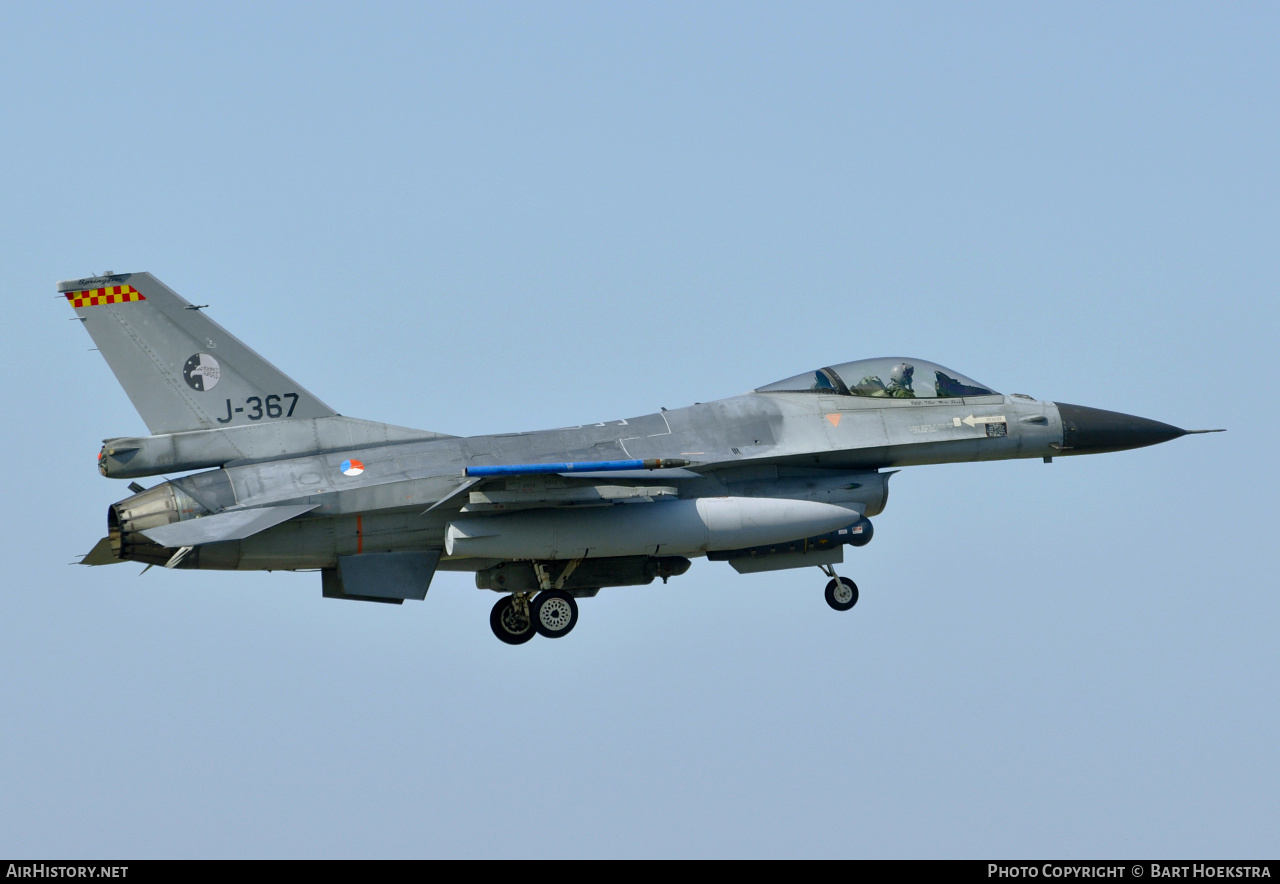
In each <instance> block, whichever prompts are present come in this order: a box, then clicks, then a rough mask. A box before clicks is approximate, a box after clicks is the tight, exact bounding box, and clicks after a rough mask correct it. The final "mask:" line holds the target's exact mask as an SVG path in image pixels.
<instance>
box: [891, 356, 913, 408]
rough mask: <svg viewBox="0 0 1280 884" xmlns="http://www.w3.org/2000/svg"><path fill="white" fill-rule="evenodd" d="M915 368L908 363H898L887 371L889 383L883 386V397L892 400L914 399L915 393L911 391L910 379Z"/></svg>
mask: <svg viewBox="0 0 1280 884" xmlns="http://www.w3.org/2000/svg"><path fill="white" fill-rule="evenodd" d="M915 372H916V367H915V366H914V365H912V364H911V363H910V362H899V363H898V364H897V365H895V366H894V367H893V368H892V369H890V371H889V383H888V384H887V385H886V386H885V395H886V396H889V397H891V398H893V399H914V398H916V393H915V391H914V390H912V389H911V377H912V375H914V374H915Z"/></svg>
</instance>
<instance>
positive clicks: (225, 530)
mask: <svg viewBox="0 0 1280 884" xmlns="http://www.w3.org/2000/svg"><path fill="white" fill-rule="evenodd" d="M319 505H320V504H318V503H294V504H288V505H286V506H264V507H257V508H255V509H248V510H229V511H227V512H223V513H218V514H217V515H213V516H205V517H203V518H200V519H188V520H187V521H185V522H173V523H172V524H169V525H161V526H160V527H159V528H148V529H146V530H145V531H143V532H142V533H143V534H145V535H146V536H147V537H149V538H151V539H152V540H154V541H155V542H156V543H158V544H160V545H161V546H167V547H169V548H170V549H178V548H179V547H183V546H202V545H204V544H206V543H221V542H222V541H224V540H243V539H244V538H246V537H251V536H253V535H254V534H257V533H258V532H259V531H266V530H267V529H268V528H271V527H273V526H275V525H279V524H280V523H281V522H287V521H288V520H289V519H292V518H293V517H294V516H300V515H302V514H303V513H308V512H311V510H313V509H315V508H316V507H318V506H319Z"/></svg>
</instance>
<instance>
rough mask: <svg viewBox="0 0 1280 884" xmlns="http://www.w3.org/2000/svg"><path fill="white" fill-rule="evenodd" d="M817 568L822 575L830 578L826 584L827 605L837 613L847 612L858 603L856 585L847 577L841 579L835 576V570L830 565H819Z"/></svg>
mask: <svg viewBox="0 0 1280 884" xmlns="http://www.w3.org/2000/svg"><path fill="white" fill-rule="evenodd" d="M818 567H819V568H820V569H821V570H822V573H824V574H826V575H827V576H828V577H830V578H831V582H830V583H828V584H827V591H826V598H827V604H828V605H830V606H831V607H833V608H835V609H836V610H837V611H847V610H849V609H850V608H852V607H853V606H854V605H856V604H857V603H858V584H856V583H854V582H853V581H852V580H850V579H849V578H848V577H841V576H839V575H838V574H836V572H835V569H834V568H832V567H831V566H830V565H819V566H818Z"/></svg>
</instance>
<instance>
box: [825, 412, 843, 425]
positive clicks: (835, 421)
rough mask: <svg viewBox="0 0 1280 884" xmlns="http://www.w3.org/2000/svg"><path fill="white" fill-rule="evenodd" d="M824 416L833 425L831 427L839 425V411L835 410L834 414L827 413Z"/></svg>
mask: <svg viewBox="0 0 1280 884" xmlns="http://www.w3.org/2000/svg"><path fill="white" fill-rule="evenodd" d="M826 417H827V420H829V421H831V426H833V427H838V426H840V413H839V412H836V413H835V414H828V415H827V416H826Z"/></svg>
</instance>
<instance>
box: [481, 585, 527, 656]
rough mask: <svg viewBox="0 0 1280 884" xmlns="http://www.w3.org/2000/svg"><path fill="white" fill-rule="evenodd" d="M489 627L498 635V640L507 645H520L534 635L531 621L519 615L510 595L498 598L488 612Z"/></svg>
mask: <svg viewBox="0 0 1280 884" xmlns="http://www.w3.org/2000/svg"><path fill="white" fill-rule="evenodd" d="M489 628H490V629H492V630H493V634H494V635H496V636H497V637H498V641H503V642H506V643H507V644H509V645H522V644H524V643H525V642H527V641H528V640H529V639H531V638H533V636H534V635H535V633H534V630H533V623H532V621H531V619H530V618H528V617H521V616H520V614H519V613H518V612H517V611H516V606H515V605H514V604H513V603H512V601H511V596H504V597H503V598H500V599H498V603H497V604H496V605H494V606H493V610H492V611H490V612H489Z"/></svg>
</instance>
